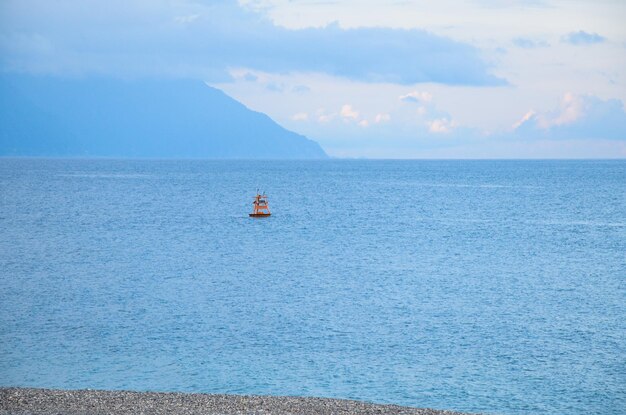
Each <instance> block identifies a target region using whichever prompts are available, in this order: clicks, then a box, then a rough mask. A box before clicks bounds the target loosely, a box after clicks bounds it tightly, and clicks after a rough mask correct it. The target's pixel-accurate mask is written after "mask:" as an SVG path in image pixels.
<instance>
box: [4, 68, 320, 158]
mask: <svg viewBox="0 0 626 415" xmlns="http://www.w3.org/2000/svg"><path fill="white" fill-rule="evenodd" d="M0 156H35V157H121V158H125V157H133V158H142V157H146V158H224V159H233V158H251V159H256V158H270V159H323V158H327V157H328V156H327V155H326V153H325V152H324V150H322V148H321V147H320V146H319V144H317V143H316V142H315V141H312V140H309V139H308V138H306V137H304V136H302V135H299V134H296V133H294V132H291V131H288V130H286V129H285V128H283V127H281V126H280V125H278V124H277V123H275V122H274V121H273V120H272V119H270V118H269V117H268V116H267V115H265V114H262V113H259V112H255V111H252V110H250V109H248V108H246V107H245V106H244V105H243V104H241V103H240V102H238V101H236V100H234V99H232V98H230V97H229V96H227V95H226V94H224V93H223V92H222V91H220V90H218V89H215V88H212V87H210V86H208V85H206V84H205V83H203V82H201V81H189V80H133V81H124V80H115V79H109V78H81V79H70V78H57V77H49V76H30V75H7V74H4V75H1V76H0Z"/></svg>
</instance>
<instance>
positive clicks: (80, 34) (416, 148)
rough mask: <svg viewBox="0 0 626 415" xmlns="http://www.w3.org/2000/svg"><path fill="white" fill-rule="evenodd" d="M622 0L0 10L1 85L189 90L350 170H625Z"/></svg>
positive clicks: (18, 1) (163, 2)
mask: <svg viewBox="0 0 626 415" xmlns="http://www.w3.org/2000/svg"><path fill="white" fill-rule="evenodd" d="M624 21H626V2H624V1H622V0H598V1H582V0H466V1H458V0H438V1H427V0H386V1H382V0H358V1H357V0H239V1H235V0H224V1H208V0H196V1H192V0H109V1H93V0H84V1H67V0H57V1H54V2H52V1H49V0H15V1H14V0H3V1H2V2H0V70H1V71H3V72H13V73H19V72H26V73H31V74H42V75H57V76H64V77H89V76H111V77H116V78H125V79H135V78H189V79H197V80H201V81H204V82H206V83H207V84H208V85H211V86H214V87H217V88H220V89H222V90H223V91H224V92H226V93H227V94H229V95H231V96H232V97H234V98H235V99H237V100H239V101H241V102H242V103H244V104H245V105H247V106H248V107H250V108H251V109H253V110H256V111H260V112H264V113H266V114H268V115H269V116H270V117H272V118H273V119H274V120H275V121H277V122H278V123H279V124H281V125H282V126H284V127H286V128H288V129H290V130H292V131H295V132H298V133H301V134H304V135H306V136H307V137H309V138H311V139H314V140H316V141H317V142H319V143H320V144H321V145H322V147H323V148H324V149H325V150H326V152H327V153H328V154H329V155H331V156H334V157H347V158H361V157H365V158H626V112H625V107H624V102H626V25H625V24H623V22H624Z"/></svg>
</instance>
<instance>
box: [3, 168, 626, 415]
mask: <svg viewBox="0 0 626 415" xmlns="http://www.w3.org/2000/svg"><path fill="white" fill-rule="evenodd" d="M257 188H261V189H262V190H265V191H266V192H267V194H268V195H269V201H270V206H271V208H272V217H270V218H263V219H252V218H249V217H248V212H249V211H251V207H252V205H251V202H252V197H253V195H254V193H255V190H256V189H257ZM0 385H4V386H34V387H51V388H104V389H133V390H159V391H188V392H207V393H235V394H263V395H265V394H272V395H311V396H324V397H339V398H352V399H360V400H367V401H374V402H380V403H396V404H402V405H412V406H420V407H434V408H442V409H456V410H463V411H473V412H484V413H492V414H565V413H567V414H591V413H598V414H600V413H602V414H618V413H626V162H623V161H306V162H305V161H297V162H296V161H292V162H283V161H281V162H278V161H128V160H127V161H116V160H45V159H0Z"/></svg>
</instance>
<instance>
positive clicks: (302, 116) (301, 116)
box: [291, 112, 309, 121]
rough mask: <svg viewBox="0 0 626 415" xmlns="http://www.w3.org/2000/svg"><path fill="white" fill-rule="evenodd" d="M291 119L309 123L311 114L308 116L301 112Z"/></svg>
mask: <svg viewBox="0 0 626 415" xmlns="http://www.w3.org/2000/svg"><path fill="white" fill-rule="evenodd" d="M291 119H292V120H294V121H307V120H308V119H309V114H307V113H306V112H299V113H297V114H294V115H293V116H292V117H291Z"/></svg>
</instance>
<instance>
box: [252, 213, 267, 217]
mask: <svg viewBox="0 0 626 415" xmlns="http://www.w3.org/2000/svg"><path fill="white" fill-rule="evenodd" d="M248 215H250V217H252V218H264V217H266V216H271V213H248Z"/></svg>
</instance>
